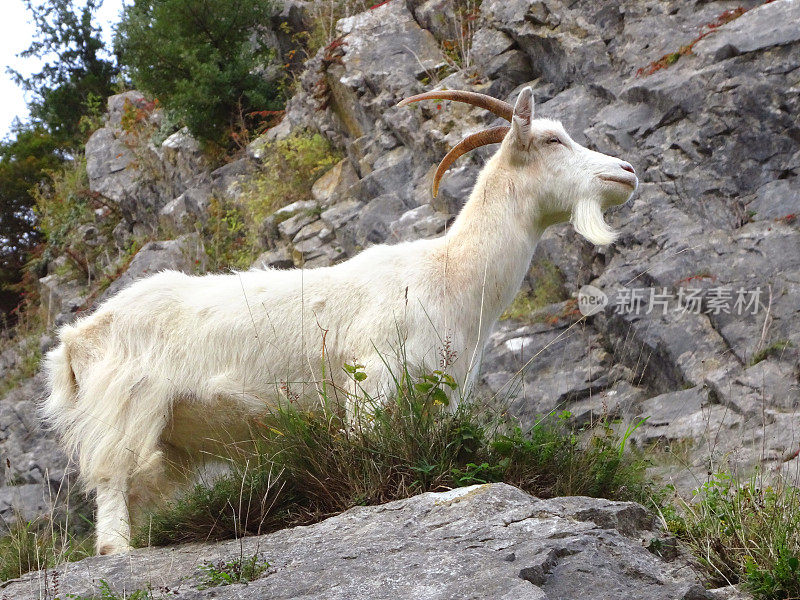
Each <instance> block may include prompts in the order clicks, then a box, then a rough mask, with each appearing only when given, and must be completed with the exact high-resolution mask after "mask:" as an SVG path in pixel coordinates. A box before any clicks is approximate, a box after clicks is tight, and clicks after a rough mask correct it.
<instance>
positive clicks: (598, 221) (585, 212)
mask: <svg viewBox="0 0 800 600" xmlns="http://www.w3.org/2000/svg"><path fill="white" fill-rule="evenodd" d="M570 221H571V222H572V226H573V227H574V228H575V231H577V232H578V233H579V234H581V235H582V236H583V237H585V238H586V239H587V240H589V241H590V242H591V243H592V244H595V245H597V246H604V245H606V244H611V243H612V242H613V241H614V240H616V239H617V235H618V234H617V232H616V231H614V230H613V229H611V227H609V226H608V224H607V223H606V221H605V219H603V210H602V209H601V208H600V203H599V202H598V201H597V200H594V199H583V200H579V201H578V202H577V204H575V208H573V209H572V216H571V217H570Z"/></svg>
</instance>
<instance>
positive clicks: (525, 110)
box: [511, 86, 533, 149]
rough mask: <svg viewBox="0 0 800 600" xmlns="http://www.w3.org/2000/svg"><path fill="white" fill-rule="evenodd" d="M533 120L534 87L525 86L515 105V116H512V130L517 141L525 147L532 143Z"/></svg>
mask: <svg viewBox="0 0 800 600" xmlns="http://www.w3.org/2000/svg"><path fill="white" fill-rule="evenodd" d="M532 120H533V88H531V86H528V87H526V88H524V89H523V90H522V91H521V92H520V93H519V96H518V97H517V103H516V104H515V105H514V116H513V117H512V118H511V130H512V131H513V133H514V137H515V138H516V139H517V142H518V143H519V144H520V145H522V146H523V147H524V148H526V149H527V148H528V146H530V143H531V121H532Z"/></svg>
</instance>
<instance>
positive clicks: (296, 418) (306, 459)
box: [136, 365, 649, 545]
mask: <svg viewBox="0 0 800 600" xmlns="http://www.w3.org/2000/svg"><path fill="white" fill-rule="evenodd" d="M351 375H352V379H353V384H354V386H355V387H356V388H358V384H359V382H360V381H362V380H363V378H362V377H360V376H361V375H363V372H361V371H360V370H359V369H358V365H353V366H352V367H351ZM396 384H397V396H396V399H395V400H392V401H390V402H388V403H387V404H384V405H378V406H375V409H374V413H373V416H372V417H371V419H370V420H369V422H368V423H363V424H357V425H355V426H348V425H346V424H345V423H344V421H343V419H342V416H341V415H342V414H343V410H342V402H341V401H340V399H341V394H339V392H340V390H330V389H328V390H322V391H321V395H322V402H321V408H319V409H315V410H307V409H304V408H301V407H300V406H299V405H298V403H297V402H295V401H292V402H287V403H285V404H284V405H283V406H281V407H279V408H277V409H275V410H273V411H271V412H270V413H269V414H267V415H265V417H264V418H263V420H261V421H259V423H258V424H257V427H258V429H259V433H260V439H259V442H258V445H259V451H258V453H257V455H256V457H255V458H254V460H251V461H250V462H249V463H248V464H247V465H246V466H245V467H242V466H241V465H240V466H238V467H237V468H236V470H235V471H234V472H233V473H232V474H231V475H229V476H227V477H223V478H222V479H220V480H219V481H217V482H216V483H215V484H214V485H213V486H212V487H210V488H209V487H203V486H198V487H196V488H195V489H194V490H193V491H192V492H191V493H189V494H188V495H187V496H185V497H183V498H182V499H180V500H178V501H176V502H175V503H173V504H172V505H170V506H168V507H167V508H166V509H164V510H161V511H158V512H156V513H154V514H152V515H151V516H150V519H149V521H148V524H147V525H146V526H145V527H144V528H143V529H141V530H140V531H139V534H138V535H137V538H136V541H137V543H139V544H142V543H151V544H156V545H158V544H166V543H174V542H176V541H188V540H198V539H199V540H206V539H209V538H212V539H220V538H223V537H234V536H241V535H246V534H254V533H265V532H268V531H271V530H275V529H278V528H281V527H286V526H293V525H300V524H310V523H313V522H317V521H319V520H321V519H323V518H325V517H328V516H331V515H334V514H338V513H340V512H342V511H345V510H347V509H349V508H351V507H353V506H357V505H372V504H380V503H384V502H388V501H391V500H397V499H401V498H407V497H409V496H413V495H415V494H419V493H422V492H427V491H442V490H447V489H451V488H454V487H459V486H464V485H470V484H476V483H488V482H502V481H504V482H508V483H511V484H513V485H516V486H518V487H520V488H522V489H524V490H526V491H528V492H530V493H532V494H535V495H537V496H539V497H552V496H557V495H565V494H567V495H569V494H571V495H589V496H598V497H599V496H602V497H607V498H616V499H625V500H644V499H645V498H646V497H647V496H648V488H649V486H648V484H647V482H646V479H645V472H644V468H645V464H644V463H643V462H642V461H641V460H638V459H637V458H635V457H634V456H633V455H632V454H630V453H628V452H625V451H624V450H625V439H626V437H627V436H619V435H617V434H615V433H614V432H613V431H612V430H611V429H610V428H601V429H599V430H593V431H587V432H582V431H576V430H574V429H571V428H570V427H569V424H568V419H566V418H563V419H559V418H552V417H550V418H544V419H542V420H540V421H539V422H537V423H536V424H535V425H534V426H533V427H532V428H531V429H529V430H523V429H521V428H520V427H519V426H517V425H515V424H514V423H513V422H509V421H508V420H507V419H505V418H501V417H498V416H491V415H487V413H486V411H485V409H483V408H482V407H480V406H478V404H476V403H474V402H462V403H461V404H460V405H459V406H458V407H457V408H455V409H449V408H446V407H444V406H443V405H444V404H447V402H448V401H447V398H448V394H447V393H446V392H449V391H450V390H451V388H452V387H453V386H455V382H454V381H453V380H452V379H451V378H449V377H448V376H447V375H446V374H445V373H442V372H434V373H432V374H428V375H426V376H424V377H422V378H419V379H415V378H412V377H410V376H409V375H408V373H405V374H404V375H403V377H402V378H401V379H400V380H398V381H397V382H396ZM306 405H307V406H308V405H313V406H320V402H319V400H318V399H315V402H309V403H307V404H306Z"/></svg>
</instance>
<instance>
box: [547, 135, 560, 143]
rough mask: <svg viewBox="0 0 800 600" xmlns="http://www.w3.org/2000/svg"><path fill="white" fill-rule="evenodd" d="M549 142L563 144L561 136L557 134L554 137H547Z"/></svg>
mask: <svg viewBox="0 0 800 600" xmlns="http://www.w3.org/2000/svg"><path fill="white" fill-rule="evenodd" d="M547 143H548V144H561V143H562V142H561V139H560V138H557V137H556V136H553V137H550V138H547Z"/></svg>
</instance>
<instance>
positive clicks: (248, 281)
mask: <svg viewBox="0 0 800 600" xmlns="http://www.w3.org/2000/svg"><path fill="white" fill-rule="evenodd" d="M432 98H435V99H450V100H458V101H462V102H468V103H471V104H474V105H477V106H482V107H484V108H488V109H490V110H492V111H494V112H495V113H496V114H498V115H500V116H502V117H504V118H506V119H508V120H510V121H511V126H510V127H502V128H493V129H489V130H486V131H483V132H480V133H477V134H474V135H472V136H469V137H468V138H467V139H465V140H464V141H463V142H462V143H461V144H459V145H458V146H456V147H455V148H454V149H453V150H452V151H451V152H450V153H449V154H448V155H447V156H446V157H445V159H444V160H443V161H442V164H441V165H440V168H439V171H438V172H437V176H436V179H435V185H434V189H436V187H438V182H439V179H440V178H441V176H442V174H443V173H444V171H445V170H446V169H447V167H448V166H449V165H450V164H451V163H452V162H453V161H454V160H455V159H456V158H457V157H458V156H460V155H461V154H463V153H464V152H467V151H468V150H470V149H473V148H476V147H478V146H480V145H483V144H488V143H494V142H501V141H502V145H501V146H500V148H499V150H498V151H497V153H496V154H495V155H494V156H493V157H492V158H491V159H490V160H489V162H488V163H487V165H486V166H485V168H484V169H483V170H482V171H481V173H480V175H479V177H478V179H477V182H476V184H475V188H474V189H473V191H472V194H471V195H470V198H469V201H468V202H467V203H466V204H465V206H464V208H463V210H462V211H461V213H460V214H459V215H458V217H457V219H456V220H455V222H454V224H453V226H452V228H451V229H450V230H449V231H448V232H447V234H446V235H445V236H443V237H440V238H438V239H432V240H419V241H415V242H407V243H402V244H397V245H394V246H387V245H381V246H374V247H371V248H369V249H367V250H365V251H363V252H362V253H360V254H359V255H357V256H355V257H353V258H352V259H350V260H348V261H346V262H343V263H340V264H337V265H335V266H332V267H325V268H319V269H310V270H287V271H279V270H270V269H267V270H252V271H248V272H243V273H232V274H222V275H207V276H203V277H192V276H189V275H184V274H182V273H177V272H173V271H165V272H162V273H159V274H156V275H153V276H151V277H148V278H146V279H142V280H140V281H138V282H136V283H134V284H133V285H131V286H130V287H128V288H127V289H125V290H123V291H121V292H120V293H118V294H117V295H116V296H114V297H113V298H111V299H109V300H108V301H107V302H105V303H104V304H103V305H101V306H100V307H99V308H98V309H97V310H96V312H94V313H93V314H92V315H90V316H87V317H84V318H82V319H80V320H79V321H78V322H76V323H75V324H74V325H68V326H65V327H63V328H62V329H61V331H60V339H61V344H60V345H59V346H58V347H56V348H55V349H54V350H52V351H51V352H49V353H48V355H47V358H46V370H47V374H48V377H49V384H50V389H51V392H50V396H49V398H48V399H47V400H45V402H44V413H45V416H46V418H47V419H48V420H49V422H50V423H51V424H52V425H53V426H54V428H55V429H56V430H57V432H58V433H59V434H60V435H61V437H62V438H63V440H64V442H65V444H66V446H67V449H68V450H69V451H71V452H76V453H77V456H78V462H79V467H80V470H81V473H82V476H83V478H84V480H85V482H86V484H87V485H88V486H89V487H90V488H91V489H95V490H96V492H97V551H98V552H99V553H100V554H108V553H116V552H124V551H127V550H128V549H129V544H130V536H131V528H130V520H131V514H133V513H136V512H137V509H138V508H141V506H142V505H143V503H144V502H146V501H153V500H158V499H159V498H163V497H165V495H167V494H168V492H169V490H171V489H174V484H176V483H178V482H179V481H181V480H182V479H184V480H185V477H182V475H185V473H187V472H188V471H189V469H190V467H191V465H192V464H193V463H196V461H197V460H198V458H199V457H200V456H201V455H203V454H211V455H216V454H217V453H220V452H223V451H224V449H225V446H226V445H228V444H230V443H235V442H238V441H242V440H246V439H247V437H248V435H249V431H250V429H249V427H250V425H251V423H252V419H253V418H256V417H258V416H259V415H263V414H264V412H265V411H266V410H268V409H269V407H274V406H276V405H277V404H278V403H279V402H281V401H283V400H285V399H286V397H287V395H292V396H294V395H295V393H297V394H300V395H301V396H304V395H305V396H309V395H312V394H313V391H314V389H316V388H315V387H314V386H315V385H316V384H318V383H319V382H320V381H321V380H322V379H323V378H325V379H327V381H329V382H331V383H332V385H334V386H340V387H341V386H345V385H348V384H347V381H348V380H347V378H346V374H345V372H344V370H343V366H344V365H345V364H346V363H352V362H353V361H354V360H357V361H358V362H359V363H361V364H363V365H364V371H365V373H366V374H367V379H366V380H365V381H364V385H365V388H366V389H367V390H369V391H370V392H371V393H372V394H373V395H374V396H375V397H382V396H383V395H385V394H388V393H390V391H391V387H392V385H391V381H392V379H391V377H392V371H393V370H394V372H396V373H399V372H400V371H401V368H402V367H401V363H400V361H401V358H400V356H399V355H398V353H397V346H398V341H400V342H401V343H402V345H403V347H404V350H405V359H406V360H407V361H408V363H409V364H411V365H413V366H414V367H418V368H420V369H424V370H427V371H428V372H430V371H431V370H433V369H436V368H437V366H438V362H439V359H440V353H441V350H442V347H443V346H445V345H447V346H448V348H449V350H450V352H449V355H450V359H451V362H452V364H451V365H450V366H449V372H450V374H451V375H452V376H454V377H455V378H456V380H458V381H459V382H460V383H461V384H462V385H464V384H465V383H466V382H467V381H468V380H469V378H470V376H471V374H472V375H474V371H475V370H476V369H475V365H476V364H477V363H478V362H479V361H478V357H479V356H480V352H481V350H482V348H483V345H484V342H485V340H486V338H487V336H488V335H489V333H490V331H491V329H492V327H493V325H494V324H495V322H496V321H497V319H498V318H499V316H500V314H501V313H502V312H503V310H504V309H505V308H506V307H507V306H508V305H509V304H510V303H511V301H512V299H513V298H514V296H515V294H516V293H517V291H518V289H519V286H520V284H521V282H522V279H523V277H524V276H525V273H526V271H527V269H528V267H529V263H530V261H531V257H532V255H533V251H534V248H535V246H536V243H537V241H538V240H539V238H540V236H541V235H542V233H543V232H544V230H545V229H546V228H547V227H548V226H549V225H552V224H553V223H559V222H562V221H567V220H570V221H571V222H572V223H573V225H574V227H575V229H576V230H577V231H578V232H579V233H580V234H582V235H583V236H584V237H586V238H587V239H588V240H589V241H590V242H593V243H595V244H608V243H610V242H612V241H613V240H614V238H615V236H614V233H613V232H612V230H611V229H610V228H609V227H608V226H607V225H606V223H605V221H604V220H603V216H602V209H603V208H605V207H608V206H611V205H618V204H622V203H624V202H625V201H627V200H628V199H629V198H630V196H631V194H632V193H633V191H634V190H635V188H636V186H637V184H638V181H637V179H636V175H635V174H634V171H633V167H631V165H630V164H628V163H627V162H623V161H621V160H619V159H616V158H612V157H609V156H606V155H604V154H600V153H598V152H593V151H591V150H588V149H586V148H584V147H582V146H580V145H579V144H577V143H576V142H575V141H573V140H572V139H571V138H570V137H569V136H568V135H567V133H566V132H565V131H564V128H563V127H562V126H561V124H560V123H558V122H556V121H551V120H546V119H534V118H533V99H532V90H531V88H525V89H524V90H523V91H522V92H521V94H520V95H519V98H518V100H517V102H516V106H515V107H514V108H513V109H512V108H511V106H510V105H509V104H507V103H505V102H501V101H499V100H496V99H494V98H490V97H488V96H484V95H482V94H474V93H468V92H446V91H445V92H431V93H428V94H421V95H419V96H415V97H413V98H409V99H407V100H406V101H404V103H403V104H405V103H408V102H413V101H418V100H423V99H432ZM512 117H513V118H512ZM323 340H324V361H325V370H324V371H323ZM454 356H455V358H453V357H454ZM355 411H356V407H355V405H354V404H353V403H352V402H351V404H350V405H349V406H348V408H347V413H348V418H353V417H354V415H355Z"/></svg>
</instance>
